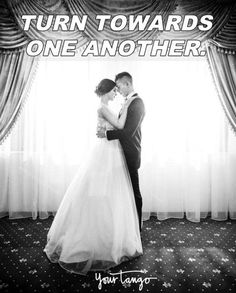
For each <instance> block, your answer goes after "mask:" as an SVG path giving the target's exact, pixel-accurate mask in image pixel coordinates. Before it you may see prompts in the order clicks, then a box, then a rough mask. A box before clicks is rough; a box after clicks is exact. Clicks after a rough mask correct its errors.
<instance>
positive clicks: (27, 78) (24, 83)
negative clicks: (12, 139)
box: [0, 50, 37, 142]
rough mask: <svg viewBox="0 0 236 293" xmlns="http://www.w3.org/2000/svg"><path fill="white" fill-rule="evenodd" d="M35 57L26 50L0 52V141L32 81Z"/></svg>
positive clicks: (22, 102) (12, 121) (17, 112)
mask: <svg viewBox="0 0 236 293" xmlns="http://www.w3.org/2000/svg"><path fill="white" fill-rule="evenodd" d="M36 64H37V59H34V58H31V57H29V56H28V55H27V54H26V52H25V51H24V50H23V51H19V52H16V53H7V54H3V53H1V54H0V142H1V141H2V140H3V139H4V138H5V137H6V135H7V134H8V133H9V131H10V130H11V128H12V126H13V124H14V123H15V121H16V118H17V116H18V115H19V113H20V111H21V108H22V106H23V104H24V100H25V98H26V95H27V93H28V90H29V87H30V85H31V83H32V77H33V75H34V73H35V69H36Z"/></svg>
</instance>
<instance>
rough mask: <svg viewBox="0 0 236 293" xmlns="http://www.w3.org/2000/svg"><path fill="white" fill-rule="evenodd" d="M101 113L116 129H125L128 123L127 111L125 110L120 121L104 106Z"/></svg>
mask: <svg viewBox="0 0 236 293" xmlns="http://www.w3.org/2000/svg"><path fill="white" fill-rule="evenodd" d="M101 113H102V115H103V117H104V118H105V119H106V120H107V121H108V122H110V123H111V124H112V125H113V126H114V127H116V128H118V129H123V128H124V125H125V121H126V116H127V109H126V107H125V109H124V110H123V112H122V114H121V116H120V118H119V119H118V118H117V117H116V115H114V114H113V113H112V112H111V111H110V110H109V109H108V108H107V107H105V106H103V107H102V108H101Z"/></svg>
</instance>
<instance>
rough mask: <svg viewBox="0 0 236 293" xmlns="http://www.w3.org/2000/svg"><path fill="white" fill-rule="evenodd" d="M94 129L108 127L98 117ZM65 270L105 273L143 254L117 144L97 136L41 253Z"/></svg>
mask: <svg viewBox="0 0 236 293" xmlns="http://www.w3.org/2000/svg"><path fill="white" fill-rule="evenodd" d="M98 127H105V128H106V129H112V126H111V124H109V123H108V122H107V121H106V120H104V119H103V118H98ZM44 252H45V253H46V255H47V257H48V258H49V260H50V261H51V262H58V263H59V264H60V266H61V267H62V268H64V269H66V270H68V271H70V272H74V273H78V274H86V273H87V272H88V271H99V270H107V269H109V268H111V267H113V266H116V265H118V264H120V263H121V262H123V261H127V260H130V259H132V258H134V257H137V256H139V255H141V254H142V252H143V250H142V243H141V238H140V233H139V225H138V216H137V211H136V205H135V201H134V195H133V189H132V184H131V181H130V177H129V173H128V169H127V166H126V162H125V158H124V155H123V150H122V148H121V145H120V142H119V141H118V140H112V141H108V140H107V139H106V138H102V139H101V138H98V139H97V143H96V145H95V146H94V148H93V150H92V151H91V153H90V154H89V156H88V158H87V159H86V160H85V162H84V163H83V166H81V167H80V169H79V170H78V172H77V174H76V176H75V178H74V179H73V181H72V183H71V184H70V186H69V188H68V190H67V192H66V193H65V196H64V198H63V200H62V202H61V204H60V207H59V209H58V211H57V213H56V216H55V218H54V221H53V223H52V226H51V228H50V230H49V232H48V235H47V244H46V247H45V249H44Z"/></svg>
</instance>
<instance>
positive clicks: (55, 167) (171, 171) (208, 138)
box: [0, 57, 236, 221]
mask: <svg viewBox="0 0 236 293" xmlns="http://www.w3.org/2000/svg"><path fill="white" fill-rule="evenodd" d="M120 71H129V72H130V73H131V74H132V75H133V79H134V86H135V89H136V90H137V92H138V93H139V95H140V96H141V97H142V98H143V100H144V103H145V106H146V116H145V119H144V122H143V128H142V131H143V141H142V146H143V149H142V166H141V169H140V172H139V173H140V186H141V191H142V196H143V216H144V219H147V218H148V217H149V216H150V213H152V212H154V213H155V214H156V215H157V217H158V219H161V220H162V219H166V218H169V217H177V218H182V217H184V213H186V217H187V218H188V219H189V220H191V221H199V220H200V218H201V217H205V216H206V215H207V213H208V212H211V216H212V218H213V219H216V220H225V219H226V218H227V217H228V214H229V216H230V218H232V219H235V218H236V182H235V180H234V177H235V176H234V174H236V138H235V136H234V134H233V132H232V130H231V129H230V126H229V125H228V123H227V121H226V119H225V115H224V112H223V110H222V108H221V105H220V102H219V99H218V97H217V93H216V90H215V87H214V84H213V82H212V77H211V75H210V71H209V68H208V64H207V62H206V60H205V59H202V58H195V59H191V60H190V59H189V58H188V59H184V58H179V59H178V58H176V59H171V58H170V59H169V58H167V57H166V58H164V59H161V58H159V59H151V58H150V59H141V58H139V59H135V58H133V59H125V58H123V59H122V58H121V59H119V58H116V59H115V58H110V59H102V58H101V59H97V60H96V59H95V58H94V59H92V60H88V59H81V57H75V58H70V59H66V58H65V59H60V58H52V59H49V60H48V59H46V58H44V59H41V61H40V62H39V67H38V74H37V76H36V78H35V82H34V84H33V86H32V89H31V92H30V95H29V97H28V100H27V102H26V104H25V106H24V109H23V112H22V114H21V117H20V118H19V120H18V122H17V124H16V125H15V127H14V129H13V130H12V133H11V135H10V136H9V137H8V138H7V140H6V141H5V142H4V144H3V145H1V146H0V184H1V190H0V216H5V215H9V217H10V218H17V217H29V216H30V217H33V218H36V217H37V216H39V217H40V218H45V217H48V215H49V214H50V213H51V212H56V210H57V209H58V206H59V204H60V201H61V199H62V197H63V195H64V192H65V190H66V188H67V187H68V185H69V183H70V181H71V180H72V178H73V175H74V174H75V172H76V170H77V169H78V168H80V166H81V164H82V161H83V159H84V157H85V156H87V155H89V151H90V149H91V147H92V146H93V143H94V141H95V140H96V139H97V138H96V135H95V133H96V109H97V106H98V103H99V99H98V97H96V95H95V94H94V89H95V86H96V85H97V83H98V82H99V81H100V80H101V79H102V78H112V79H113V78H114V76H115V74H116V73H118V72H120ZM121 101H122V99H121V98H120V97H118V98H117V100H116V101H115V103H114V104H113V105H111V106H112V107H113V109H114V111H118V110H119V107H120V103H121ZM91 184H92V182H91Z"/></svg>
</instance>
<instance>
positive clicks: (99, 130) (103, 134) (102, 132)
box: [97, 129, 106, 138]
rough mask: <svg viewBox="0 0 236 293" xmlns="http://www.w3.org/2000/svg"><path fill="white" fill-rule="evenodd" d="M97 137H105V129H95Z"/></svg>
mask: <svg viewBox="0 0 236 293" xmlns="http://www.w3.org/2000/svg"><path fill="white" fill-rule="evenodd" d="M97 137H99V138H104V137H106V131H105V129H98V130H97Z"/></svg>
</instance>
